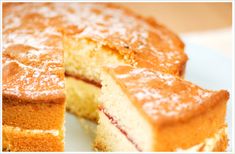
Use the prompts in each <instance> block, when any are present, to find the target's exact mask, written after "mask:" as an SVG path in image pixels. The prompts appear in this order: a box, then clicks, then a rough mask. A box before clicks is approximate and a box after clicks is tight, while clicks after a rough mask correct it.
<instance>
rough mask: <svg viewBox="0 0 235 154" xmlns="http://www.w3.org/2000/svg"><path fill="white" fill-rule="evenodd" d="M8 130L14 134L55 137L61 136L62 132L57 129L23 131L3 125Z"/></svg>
mask: <svg viewBox="0 0 235 154" xmlns="http://www.w3.org/2000/svg"><path fill="white" fill-rule="evenodd" d="M3 126H4V127H5V128H6V129H8V130H11V131H14V132H24V133H30V134H51V135H53V136H59V134H60V131H59V130H56V129H51V130H41V129H23V128H20V127H12V126H6V125H3Z"/></svg>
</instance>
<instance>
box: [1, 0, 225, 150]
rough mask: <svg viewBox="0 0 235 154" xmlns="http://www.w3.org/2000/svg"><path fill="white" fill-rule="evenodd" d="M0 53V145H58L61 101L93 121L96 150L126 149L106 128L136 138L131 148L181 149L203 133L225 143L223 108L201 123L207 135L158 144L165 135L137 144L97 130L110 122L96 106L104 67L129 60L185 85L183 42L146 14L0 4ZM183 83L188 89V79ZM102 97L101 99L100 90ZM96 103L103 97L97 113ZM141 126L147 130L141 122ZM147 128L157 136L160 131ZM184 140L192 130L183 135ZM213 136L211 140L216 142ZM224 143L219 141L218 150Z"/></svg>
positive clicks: (103, 7) (99, 6)
mask: <svg viewBox="0 0 235 154" xmlns="http://www.w3.org/2000/svg"><path fill="white" fill-rule="evenodd" d="M2 55H3V56H2V62H3V67H2V74H3V84H2V94H3V112H2V115H3V117H2V125H3V126H2V130H3V132H2V133H3V150H4V151H63V150H64V112H65V106H66V108H67V109H68V111H70V112H72V113H75V114H76V115H78V116H79V117H84V118H86V119H89V120H93V121H97V120H99V121H100V122H99V126H98V135H97V140H96V142H95V143H96V144H95V145H96V148H97V149H99V150H105V151H109V150H110V151H117V150H130V149H129V148H126V147H123V149H119V148H113V147H112V145H109V144H108V143H107V142H106V141H107V140H105V139H106V137H107V136H108V134H114V133H115V132H112V131H113V130H115V131H116V133H118V134H120V136H118V137H120V138H123V140H122V141H124V142H126V143H127V144H126V146H129V145H130V147H133V143H136V146H134V147H135V148H133V149H132V150H133V151H135V150H139V151H145V150H153V151H155V150H163V151H165V150H169V151H170V150H175V149H174V148H178V149H179V150H180V148H183V149H184V148H186V147H187V148H188V147H192V146H193V145H194V144H199V141H200V144H201V141H202V140H203V139H208V138H209V137H212V140H213V141H215V138H217V141H218V142H221V145H224V147H226V145H227V140H226V137H227V136H226V126H222V123H223V124H224V121H223V120H222V119H223V118H224V112H225V111H224V110H220V112H221V114H219V115H218V120H219V121H218V123H216V125H215V126H214V127H212V128H208V130H209V132H210V135H209V136H208V135H205V134H203V133H202V134H201V135H200V136H199V137H198V139H197V140H195V141H192V142H186V140H185V142H184V141H182V142H179V143H175V142H174V141H171V142H170V141H169V147H166V146H165V141H164V138H156V141H158V140H163V142H162V143H160V142H159V144H158V145H154V146H151V147H150V146H145V145H144V146H143V145H141V147H140V148H136V147H138V146H139V144H140V143H139V142H143V144H146V143H147V142H145V141H146V140H144V141H142V140H140V141H139V140H138V139H137V141H138V142H136V140H135V139H134V140H133V142H131V141H130V139H127V138H126V137H125V135H123V133H120V132H118V129H117V128H116V127H114V125H109V126H110V127H114V128H115V129H110V130H108V131H106V132H104V131H101V130H102V127H104V130H105V129H106V128H107V125H106V124H105V122H103V121H106V123H107V124H108V123H109V122H110V119H109V118H107V115H104V114H103V112H102V111H103V110H102V106H103V107H105V105H104V104H107V102H106V101H105V100H103V99H99V97H100V88H101V87H102V88H103V85H102V84H101V82H102V83H106V81H103V79H102V76H103V75H104V76H105V75H106V74H107V72H106V71H104V69H103V68H104V67H107V66H108V65H113V66H119V65H125V66H126V65H128V66H129V67H131V68H132V67H133V68H136V69H137V71H138V69H146V70H148V71H150V70H151V71H153V72H160V73H162V74H165V73H166V74H169V75H171V76H172V78H173V77H174V78H176V79H177V80H179V81H180V82H179V83H180V84H181V83H184V82H185V83H188V82H186V81H183V80H182V79H180V77H182V76H183V74H184V70H185V65H186V61H187V55H186V54H185V53H184V44H183V43H182V41H181V40H180V39H179V38H178V36H177V35H175V34H174V33H173V32H171V31H170V30H168V29H167V28H166V27H165V26H163V25H161V24H159V23H157V22H156V21H154V20H153V19H151V18H144V17H141V16H139V15H136V14H135V13H133V12H131V11H129V10H128V9H125V8H123V7H120V6H116V5H113V4H107V3H10V2H9V3H3V54H2ZM134 81H135V80H133V84H134ZM107 82H109V81H107ZM169 82H170V81H169ZM111 84H112V85H113V83H112V82H111ZM136 84H139V83H138V81H136ZM112 85H110V86H112ZM187 85H189V87H190V85H191V84H187ZM137 86H138V85H137ZM155 88H156V87H155ZM113 90H114V91H110V95H111V94H114V93H115V90H116V89H113ZM164 91H166V90H164V89H163V92H164ZM202 92H205V90H202ZM208 93H213V92H211V91H208ZM214 93H215V94H217V93H218V96H220V95H222V94H223V95H224V97H223V98H222V97H221V98H220V97H219V98H218V102H220V101H222V99H224V101H226V100H227V98H228V95H227V93H226V92H225V91H220V92H214ZM106 94H107V93H106V92H105V95H106ZM124 94H125V92H124ZM65 96H66V97H65ZM216 96H217V95H216ZM218 96H217V97H218ZM101 97H102V98H104V97H103V94H102V95H101ZM112 97H113V96H112ZM117 97H119V95H117ZM217 97H216V98H217ZM110 98H111V97H110ZM182 98H183V96H182ZM220 99H221V100H220ZM100 100H102V101H101V102H100ZM103 101H104V102H103ZM130 102H131V101H130ZM130 102H129V104H131V103H130ZM215 102H217V101H216V100H215ZM99 103H102V105H101V107H100V111H98V106H99ZM110 103H111V104H112V103H113V102H110ZM127 103H128V102H127ZM179 103H181V102H179ZM133 104H134V103H133ZM182 104H184V102H182ZM195 104H197V103H195ZM202 104H204V103H202ZM205 104H206V103H205ZM215 104H217V103H215ZM218 104H220V105H221V106H222V105H225V104H226V103H218ZM127 105H128V104H127ZM192 106H194V105H192ZM222 107H223V108H222V109H224V106H222ZM214 109H216V108H214ZM128 110H129V109H128ZM212 111H214V110H211V112H209V111H208V114H212V113H213V112H212ZM222 111H223V113H222ZM98 112H99V116H100V117H99V116H98ZM132 112H133V110H132V109H131V108H130V113H132ZM205 112H206V111H205ZM182 113H183V111H182ZM110 115H111V116H112V114H110ZM214 116H215V115H214ZM103 117H104V118H103ZM139 117H140V115H139ZM105 118H106V120H105ZM103 119H104V120H103ZM123 120H124V119H123ZM142 120H143V119H142ZM142 122H146V121H144V120H143V121H142ZM198 123H199V122H198ZM143 126H147V127H146V128H153V127H151V126H150V125H148V124H147V125H143ZM156 126H159V125H156ZM186 126H187V125H186ZM186 126H185V128H187V127H186ZM203 126H205V127H206V124H205V125H203ZM219 126H221V129H220V131H219V128H218V127H219ZM203 128H204V127H203ZM136 130H137V131H138V130H139V128H137V129H136ZM119 131H120V130H119ZM179 131H180V130H179ZM102 132H103V133H106V134H102ZM186 132H187V131H186ZM216 132H217V133H216ZM150 133H151V132H150ZM150 133H149V135H156V134H158V133H159V132H153V133H151V134H150ZM187 133H188V132H187ZM181 135H182V134H181ZM213 135H215V136H216V137H214V136H213ZM162 136H164V135H162ZM222 136H223V137H222ZM148 137H149V136H146V138H147V139H149V138H148ZM102 138H104V139H102ZM191 138H192V135H190V136H189V138H188V140H190V139H191ZM107 139H108V138H107ZM217 141H216V144H213V145H218V144H217V143H218V142H217ZM149 142H151V143H152V140H150V141H149ZM131 143H132V144H131ZM78 144H79V143H78ZM119 144H122V142H117V146H118V145H119ZM154 144H155V142H154ZM174 144H175V145H174ZM198 146H199V145H198ZM198 146H197V147H198ZM224 147H223V146H219V148H220V149H222V150H224ZM168 148H169V149H168ZM200 149H201V148H200ZM200 149H199V150H200ZM199 150H196V151H199ZM216 150H219V149H216ZM209 151H212V150H209Z"/></svg>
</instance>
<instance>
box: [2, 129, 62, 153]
mask: <svg viewBox="0 0 235 154" xmlns="http://www.w3.org/2000/svg"><path fill="white" fill-rule="evenodd" d="M63 131H64V130H63V129H61V130H38V129H33V130H32V129H22V128H19V127H12V126H7V125H3V127H2V135H3V138H2V143H3V147H2V148H3V149H2V150H3V151H5V152H22V151H24V152H35V151H37V152H45V151H48V152H49V151H56V152H59V151H64V141H63V138H64V135H63V134H64V132H63Z"/></svg>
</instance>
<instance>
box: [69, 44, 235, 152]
mask: <svg viewBox="0 0 235 154" xmlns="http://www.w3.org/2000/svg"><path fill="white" fill-rule="evenodd" d="M186 44H187V45H186V52H187V54H188V56H189V61H188V62H187V68H186V74H185V79H186V80H189V81H191V82H193V83H195V84H197V85H199V86H202V87H203V88H207V89H211V90H219V89H226V90H228V91H229V92H230V94H232V59H227V58H225V57H223V56H222V55H219V54H218V53H216V52H214V51H211V50H210V49H207V48H204V47H200V46H196V45H193V44H190V43H186ZM231 98H233V96H232V95H231V96H230V101H229V102H228V108H227V117H226V120H227V122H228V127H229V129H228V131H229V137H230V142H229V144H230V146H229V147H228V149H227V151H232V147H231V145H233V144H232V143H231V142H232V139H231V136H232V101H231ZM65 127H66V133H65V151H92V140H93V139H94V136H95V127H96V125H95V124H93V123H92V122H89V121H87V120H84V119H78V118H76V117H75V116H74V115H72V114H69V113H66V123H65Z"/></svg>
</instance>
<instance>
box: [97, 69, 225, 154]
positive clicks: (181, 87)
mask: <svg viewBox="0 0 235 154" xmlns="http://www.w3.org/2000/svg"><path fill="white" fill-rule="evenodd" d="M104 70H105V71H106V74H104V75H103V76H102V90H101V96H100V102H101V103H102V104H101V105H100V110H99V115H100V119H99V125H98V129H97V138H96V141H95V148H97V149H98V150H102V151H103V150H104V151H177V150H179V149H181V150H182V149H183V150H185V149H189V148H192V147H194V146H196V145H200V144H202V145H206V146H208V144H203V143H204V142H205V143H206V140H208V139H209V138H212V140H213V139H214V140H213V141H217V142H215V145H212V146H213V148H211V149H212V150H213V149H214V150H222V151H223V150H225V148H226V146H227V134H226V131H225V129H226V126H225V114H226V102H227V100H228V98H229V94H228V92H227V91H225V90H220V91H209V90H205V89H202V88H200V87H198V86H196V85H194V84H192V83H190V82H187V81H184V80H182V79H181V78H179V77H177V76H173V75H170V74H167V73H163V72H159V71H153V70H151V69H146V68H134V67H131V66H127V65H123V66H117V67H108V68H105V69H104ZM215 136H217V137H215ZM218 136H219V137H218ZM216 138H217V140H215V139H216ZM209 146H210V143H209ZM216 146H218V148H215V147H216ZM199 147H200V146H199ZM200 150H203V146H202V147H201V148H199V149H198V150H197V151H200Z"/></svg>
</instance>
